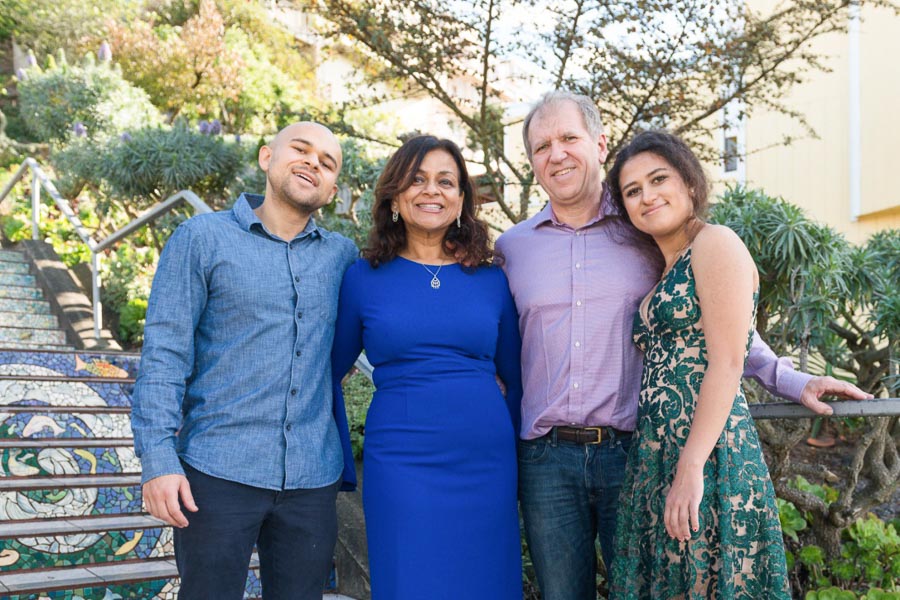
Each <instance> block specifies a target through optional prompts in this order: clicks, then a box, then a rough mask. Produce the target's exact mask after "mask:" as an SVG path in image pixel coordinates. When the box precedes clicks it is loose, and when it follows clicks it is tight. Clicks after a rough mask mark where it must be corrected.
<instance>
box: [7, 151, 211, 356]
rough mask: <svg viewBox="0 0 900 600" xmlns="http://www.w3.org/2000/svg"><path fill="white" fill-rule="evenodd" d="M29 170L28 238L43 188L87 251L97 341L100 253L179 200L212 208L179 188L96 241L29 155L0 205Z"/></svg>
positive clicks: (202, 209)
mask: <svg viewBox="0 0 900 600" xmlns="http://www.w3.org/2000/svg"><path fill="white" fill-rule="evenodd" d="M29 169H30V170H31V238H32V239H34V240H37V239H39V238H40V219H41V189H43V190H44V191H45V192H47V194H48V195H49V196H50V197H51V198H52V199H53V202H54V203H56V206H57V208H59V211H60V212H61V213H62V214H63V215H64V216H65V217H66V219H68V221H69V223H71V224H72V227H74V228H75V233H77V234H78V237H79V238H81V241H82V242H84V244H85V245H86V246H87V247H88V249H89V250H90V251H91V294H92V299H93V309H94V337H95V338H96V339H98V340H99V339H100V330H101V329H102V325H103V305H102V304H101V303H100V253H102V252H103V251H104V250H106V249H107V248H109V247H111V246H112V245H113V244H115V243H116V242H119V241H121V240H122V239H124V238H126V237H128V236H129V235H131V234H132V233H134V232H135V231H137V230H138V229H140V228H141V227H143V226H144V225H146V224H147V223H149V222H151V221H153V220H155V219H158V218H159V217H160V216H162V215H163V214H165V213H167V212H169V211H170V210H172V209H174V208H175V207H177V206H179V205H180V204H182V203H185V202H186V203H188V204H190V205H191V207H192V208H193V209H194V212H196V213H198V214H200V213H208V212H213V209H211V208H210V207H209V206H208V205H207V204H206V203H205V202H203V200H201V199H200V198H199V197H197V195H196V194H195V193H194V192H192V191H190V190H181V191H180V192H178V193H176V194H173V195H172V196H169V197H168V198H166V199H165V200H163V201H161V202H158V203H156V204H155V205H153V206H152V207H150V208H149V209H147V210H146V211H144V212H143V213H141V214H140V215H139V216H138V217H136V218H135V219H134V220H133V221H131V222H130V223H128V224H127V225H125V226H124V227H122V228H121V229H119V230H118V231H115V232H113V233H111V234H110V235H109V236H107V237H106V238H105V239H103V240H100V241H97V240H95V239H94V238H93V236H92V235H91V233H90V232H89V231H88V230H87V229H86V228H85V227H84V224H82V222H81V219H79V218H78V215H76V214H75V212H74V211H73V210H72V206H71V205H70V204H69V202H68V200H66V199H65V198H63V197H62V195H61V194H60V193H59V191H58V190H57V189H56V186H55V185H53V182H52V181H51V180H50V178H49V177H47V175H46V174H45V173H44V171H43V169H41V167H40V165H39V164H38V163H37V161H36V160H34V159H33V158H30V157H29V158H26V159H25V161H24V162H23V163H22V166H20V167H19V170H18V171H16V174H15V175H14V176H13V178H12V179H11V180H10V181H9V182H8V183H7V184H6V186H4V187H3V190H2V191H0V204H2V203H3V201H4V200H5V199H6V196H7V195H9V192H10V191H12V189H13V186H14V185H16V183H18V182H19V181H20V180H21V179H23V178H24V177H25V175H26V171H27V170H29Z"/></svg>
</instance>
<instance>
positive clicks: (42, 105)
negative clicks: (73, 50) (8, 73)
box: [18, 53, 160, 142]
mask: <svg viewBox="0 0 900 600" xmlns="http://www.w3.org/2000/svg"><path fill="white" fill-rule="evenodd" d="M22 75H23V76H22V77H20V81H19V83H18V90H19V100H20V106H21V109H20V110H21V117H22V119H23V121H24V122H25V125H26V127H27V128H28V130H29V131H31V132H32V133H33V134H34V135H35V137H36V138H37V139H38V140H40V141H44V142H65V141H66V140H69V139H71V138H72V137H75V136H84V137H87V138H90V139H103V138H106V137H110V136H114V135H118V134H120V133H122V132H123V131H125V130H127V129H131V128H134V127H135V125H136V124H141V125H144V126H146V125H148V124H150V125H152V124H155V123H157V122H159V120H160V116H159V112H158V111H157V110H156V108H155V107H154V106H153V105H152V104H151V103H150V99H149V97H148V96H147V94H146V93H145V92H144V91H143V90H141V89H140V88H137V87H135V86H133V85H131V84H130V83H128V82H127V81H125V79H123V78H122V74H121V72H120V71H119V70H118V68H117V67H114V66H112V65H111V64H110V63H109V62H101V63H99V64H98V63H96V62H95V61H94V59H93V55H88V56H87V57H85V60H84V61H83V63H82V64H81V65H70V64H68V63H67V62H66V59H65V55H64V54H62V53H60V54H59V57H58V58H57V59H55V60H49V61H48V64H47V68H45V69H40V68H39V67H37V66H33V67H31V68H30V69H28V70H27V71H25V72H24V73H23V74H22Z"/></svg>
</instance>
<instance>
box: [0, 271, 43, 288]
mask: <svg viewBox="0 0 900 600" xmlns="http://www.w3.org/2000/svg"><path fill="white" fill-rule="evenodd" d="M0 285H35V280H34V275H27V274H25V273H3V272H0Z"/></svg>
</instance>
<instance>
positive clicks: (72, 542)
mask: <svg viewBox="0 0 900 600" xmlns="http://www.w3.org/2000/svg"><path fill="white" fill-rule="evenodd" d="M50 525H56V526H55V527H50ZM4 529H6V530H8V532H4V534H3V535H4V537H5V540H4V541H3V546H4V551H3V556H2V557H0V579H5V578H6V576H7V574H10V573H13V572H16V573H20V572H25V571H34V570H36V569H49V568H59V567H72V566H81V567H89V566H91V565H101V564H110V563H117V562H122V561H130V560H143V559H153V558H171V557H173V556H174V554H175V549H174V547H173V545H172V530H171V528H169V527H168V526H167V525H166V524H165V523H162V522H161V521H157V520H156V519H154V518H152V517H148V516H143V515H125V516H118V517H101V518H99V519H96V518H87V519H69V520H55V521H43V522H41V521H38V522H36V523H30V522H23V523H13V524H11V525H10V526H3V527H0V531H2V530H4ZM14 532H15V533H18V535H12V533H14Z"/></svg>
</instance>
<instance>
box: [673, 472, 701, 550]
mask: <svg viewBox="0 0 900 600" xmlns="http://www.w3.org/2000/svg"><path fill="white" fill-rule="evenodd" d="M702 498H703V467H702V466H681V465H679V466H678V470H677V471H676V472H675V479H674V480H673V481H672V487H671V488H669V493H668V494H667V495H666V510H665V515H664V522H665V524H666V532H667V533H668V534H669V535H670V536H672V537H673V538H674V539H676V540H681V541H683V542H685V541H687V540H689V539H691V532H696V531H698V530H699V529H700V500H701V499H702Z"/></svg>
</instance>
